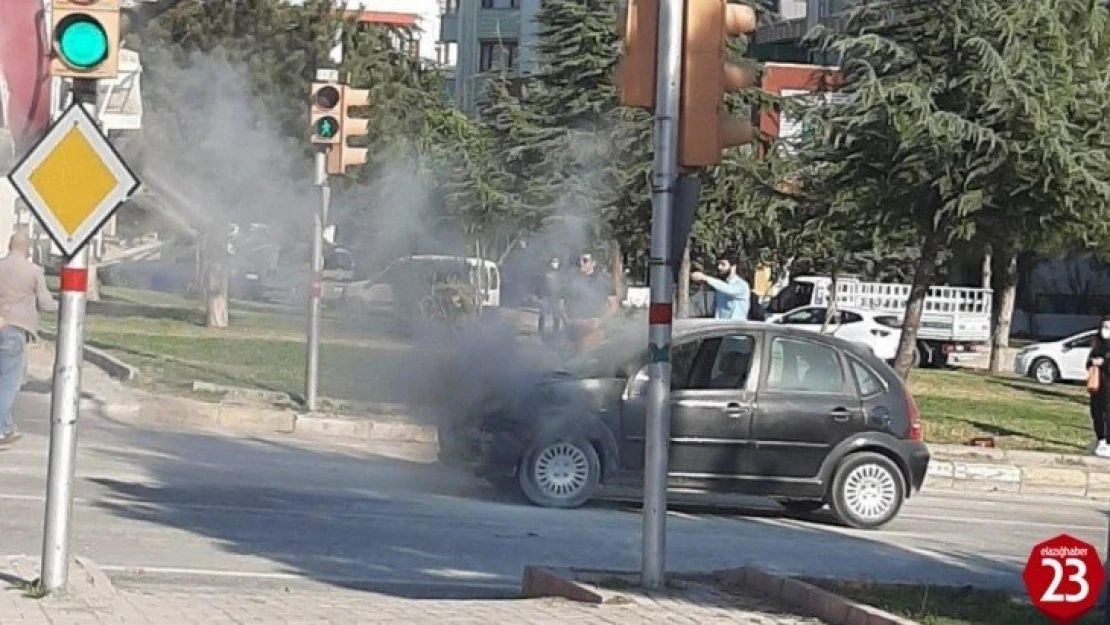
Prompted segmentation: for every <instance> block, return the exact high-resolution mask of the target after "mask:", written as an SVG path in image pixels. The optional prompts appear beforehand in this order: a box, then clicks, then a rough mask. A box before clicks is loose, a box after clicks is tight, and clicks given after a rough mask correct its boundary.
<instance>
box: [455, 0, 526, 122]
mask: <svg viewBox="0 0 1110 625" xmlns="http://www.w3.org/2000/svg"><path fill="white" fill-rule="evenodd" d="M541 2H542V0H440V5H441V7H442V10H443V14H442V17H441V18H440V31H439V32H440V35H439V39H440V43H441V45H442V46H443V49H444V50H445V52H446V53H447V54H449V55H451V57H452V58H453V60H454V61H455V63H454V71H453V72H452V75H451V78H452V79H453V87H454V95H455V99H456V102H457V103H458V105H459V107H460V108H462V109H463V110H472V109H473V108H474V105H475V103H476V101H477V100H478V98H479V97H480V95H481V91H482V85H481V81H480V79H478V75H479V74H482V73H483V72H488V71H489V70H491V69H494V68H496V67H502V68H506V69H510V70H512V71H516V72H520V73H522V74H527V73H531V72H534V71H535V70H536V66H537V63H538V58H537V57H536V54H535V51H534V44H535V42H536V39H537V37H538V35H539V26H538V24H537V23H536V16H537V14H538V13H539V10H540V3H541Z"/></svg>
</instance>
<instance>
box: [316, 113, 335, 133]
mask: <svg viewBox="0 0 1110 625" xmlns="http://www.w3.org/2000/svg"><path fill="white" fill-rule="evenodd" d="M337 134H339V121H338V120H336V119H335V118H334V117H331V116H328V117H321V118H320V119H318V120H316V136H318V137H320V138H322V139H331V138H333V137H335V135H337Z"/></svg>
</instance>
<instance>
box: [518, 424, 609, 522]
mask: <svg viewBox="0 0 1110 625" xmlns="http://www.w3.org/2000/svg"><path fill="white" fill-rule="evenodd" d="M533 450H534V451H532V452H531V453H529V454H527V455H526V456H525V458H524V464H523V466H522V467H521V469H522V470H521V471H520V486H521V489H522V490H523V491H524V494H525V495H526V496H527V497H528V499H529V500H530V501H532V502H533V503H535V504H536V505H540V506H544V507H549V508H576V507H578V506H581V505H582V504H584V503H586V501H588V500H589V499H590V497H591V496H593V493H594V490H596V489H597V485H598V483H599V482H600V476H601V461H600V459H599V458H598V456H597V451H595V450H594V448H593V445H591V444H590V443H589V442H587V441H582V440H561V441H555V442H550V443H547V444H541V445H537V446H535V447H533Z"/></svg>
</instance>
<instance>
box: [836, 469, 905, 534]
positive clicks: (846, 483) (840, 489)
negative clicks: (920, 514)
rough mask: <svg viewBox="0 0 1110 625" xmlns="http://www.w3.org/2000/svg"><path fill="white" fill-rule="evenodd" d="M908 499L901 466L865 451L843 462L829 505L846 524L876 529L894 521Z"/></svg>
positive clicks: (837, 474) (859, 527)
mask: <svg viewBox="0 0 1110 625" xmlns="http://www.w3.org/2000/svg"><path fill="white" fill-rule="evenodd" d="M905 496H906V495H905V485H904V483H903V480H902V474H901V471H900V470H899V469H898V465H896V464H894V462H893V461H891V460H890V459H889V458H887V457H886V456H883V455H881V454H877V453H871V452H862V453H856V454H851V455H849V456H847V457H846V458H844V460H842V461H841V463H840V467H838V470H837V472H836V477H835V478H834V481H833V492H832V496H831V501H830V503H831V504H832V509H833V512H834V513H835V514H836V516H837V518H838V519H839V520H840V521H841V522H842V523H844V524H845V525H847V526H849V527H854V528H857V529H875V528H878V527H881V526H883V525H886V524H887V523H889V522H890V521H891V520H892V519H894V517H895V516H896V515H897V514H898V511H899V510H901V508H902V503H903V502H904V501H905Z"/></svg>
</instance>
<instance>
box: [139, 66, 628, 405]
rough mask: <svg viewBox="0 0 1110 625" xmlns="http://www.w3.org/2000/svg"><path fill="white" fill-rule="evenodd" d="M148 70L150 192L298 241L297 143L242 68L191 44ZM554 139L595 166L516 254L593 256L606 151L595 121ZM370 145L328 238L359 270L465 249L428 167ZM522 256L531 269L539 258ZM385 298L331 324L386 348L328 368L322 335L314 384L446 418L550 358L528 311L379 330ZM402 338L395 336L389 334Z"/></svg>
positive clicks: (304, 190)
mask: <svg viewBox="0 0 1110 625" xmlns="http://www.w3.org/2000/svg"><path fill="white" fill-rule="evenodd" d="M156 71H157V73H158V79H159V81H161V82H162V83H163V84H167V85H172V86H173V98H172V100H170V101H166V102H157V103H155V105H154V106H152V107H151V110H150V111H149V113H148V116H147V118H146V120H145V122H144V124H145V130H144V154H143V163H144V167H143V176H144V179H145V180H146V181H147V182H149V183H150V185H151V187H152V188H153V189H154V190H155V192H156V193H159V194H160V195H162V196H163V197H165V196H170V197H172V199H173V200H174V201H173V204H174V208H176V209H177V210H179V211H182V212H184V213H186V215H185V216H186V218H187V219H188V220H189V221H190V222H192V223H193V225H194V226H195V227H196V228H197V229H198V230H202V231H203V230H204V229H206V228H210V227H217V228H219V227H224V226H226V224H228V223H231V222H236V223H240V224H246V223H250V222H261V223H265V224H267V225H268V226H270V227H271V228H272V229H275V230H281V231H288V232H289V233H290V234H291V235H292V236H293V239H294V240H297V241H299V243H300V244H304V245H305V246H306V247H307V234H306V232H307V226H308V224H309V216H310V215H311V211H312V210H314V209H315V207H316V205H317V204H316V203H317V202H318V201H319V199H318V195H317V194H318V189H317V188H316V187H315V186H314V184H313V180H312V172H311V170H310V168H309V162H308V158H307V156H306V154H305V152H304V150H303V146H300V145H296V144H294V143H291V142H290V141H289V140H287V139H283V138H282V137H283V136H284V133H283V132H282V131H281V129H279V128H278V127H277V122H276V121H275V120H274V119H273V117H272V116H270V115H268V114H267V111H266V110H265V108H264V105H263V104H262V103H261V101H260V100H259V99H258V98H257V97H255V96H254V95H253V94H252V93H251V92H250V90H249V85H250V81H249V79H248V78H247V76H246V74H245V72H243V71H241V70H240V69H238V68H237V67H235V66H234V65H232V64H230V63H229V62H227V61H226V60H224V59H222V58H219V57H218V56H202V55H194V56H193V57H191V58H190V59H188V62H187V63H186V64H184V65H183V66H166V67H161V66H160V67H157V68H156ZM568 142H570V144H571V145H572V146H573V149H572V154H573V156H574V158H575V159H576V160H577V162H576V164H575V165H576V166H575V169H576V170H577V171H580V172H598V173H590V174H588V175H587V176H586V179H581V178H579V179H576V180H567V181H566V183H565V184H564V185H563V188H562V189H560V192H559V193H558V194H557V196H556V197H558V200H557V203H556V205H555V206H553V207H551V210H550V211H549V214H550V217H549V219H547V220H546V222H545V226H544V227H543V228H541V230H540V232H537V233H535V235H534V236H532V237H531V238H530V239H529V241H528V242H527V244H526V245H525V246H524V247H525V251H524V252H523V253H524V254H525V255H527V254H533V255H541V254H542V255H543V256H546V255H547V254H550V253H558V254H560V255H562V256H563V257H564V258H568V259H569V257H572V256H574V255H577V254H579V253H581V252H583V251H592V252H594V253H595V254H596V255H598V256H599V257H600V256H604V254H603V253H602V252H604V250H603V249H592V250H591V249H590V247H589V246H590V243H591V242H594V241H597V240H598V235H599V225H598V221H599V219H598V213H599V209H600V205H601V203H602V202H603V201H604V200H603V199H602V198H601V197H600V194H599V192H598V191H596V190H597V189H598V188H599V187H601V186H602V185H603V183H604V180H603V179H601V178H600V176H601V175H602V173H601V172H604V171H605V170H606V168H607V166H608V165H609V164H610V163H611V160H612V159H611V155H610V149H611V145H610V143H609V142H608V141H607V137H605V136H604V133H596V134H585V133H576V134H574V135H572V136H571V135H568ZM370 158H371V159H374V160H375V161H376V162H375V176H374V177H373V178H372V179H371V180H370V181H369V182H368V183H367V184H366V185H365V186H362V187H358V188H345V189H341V190H337V192H336V194H335V197H334V198H333V209H332V217H333V219H332V221H333V223H335V224H336V225H337V226H338V227H339V231H338V233H337V234H338V236H337V242H338V243H339V244H340V245H343V246H345V247H348V248H350V249H352V251H353V252H354V253H355V257H356V259H358V261H359V262H361V263H364V264H365V265H367V267H366V269H368V271H367V272H366V273H367V274H368V275H375V273H376V270H377V269H380V268H382V267H384V266H386V265H388V264H389V262H390V261H392V260H396V259H398V258H401V257H404V256H408V255H411V254H417V253H423V254H449V255H470V254H471V253H472V252H470V251H469V250H471V249H472V248H471V247H470V245H471V243H472V241H471V240H470V238H469V237H468V236H466V235H465V234H463V232H462V230H461V229H460V228H452V227H450V226H448V225H446V222H445V221H444V220H443V219H442V218H441V217H439V216H438V210H436V209H437V208H438V206H437V204H436V202H435V198H434V194H433V191H434V186H433V185H434V182H435V180H434V178H435V176H436V172H431V173H430V174H429V172H428V171H427V170H426V169H423V168H420V167H418V166H417V164H416V163H415V162H413V161H412V160H408V159H400V158H399V157H393V158H396V159H397V160H395V161H390V162H388V163H384V164H383V163H382V159H384V158H390V157H388V156H386V155H383V154H371V155H370ZM429 176H430V177H431V179H429ZM336 186H337V187H340V186H341V185H336ZM502 225H504V226H511V224H502ZM508 229H509V230H511V228H508ZM273 236H274V237H275V239H276V238H277V236H278V235H277V233H275V234H274V235H273ZM283 241H284V239H283ZM274 243H275V244H278V243H279V241H277V240H275V241H274ZM541 250H542V251H541ZM491 255H492V254H490V253H487V257H489V256H491ZM494 260H497V259H496V258H494ZM535 260H537V261H539V266H538V267H536V268H537V269H540V268H541V267H542V261H543V257H540V258H537V259H535ZM599 265H600V263H599ZM502 270H503V272H504V271H505V268H502ZM568 270H570V271H573V269H572V268H570V267H568ZM534 277H535V276H534V275H532V274H528V273H526V272H525V273H523V274H521V275H509V274H504V273H503V280H516V281H518V282H519V281H529V280H531V279H532V278H534ZM502 286H503V296H504V295H505V291H504V282H503V283H502ZM526 290H531V289H526ZM383 303H386V302H383ZM329 305H333V306H334V305H335V303H334V302H333V303H331V304H329ZM388 310H389V308H388V306H386V307H382V308H381V309H379V310H377V311H373V312H363V313H360V314H357V315H351V314H348V313H347V312H342V313H340V315H339V316H341V317H343V319H342V323H343V324H344V325H355V326H362V327H365V328H367V330H366V332H367V339H368V340H367V343H370V342H371V340H374V341H376V340H379V339H382V338H386V339H389V340H390V341H392V343H393V345H394V347H391V348H389V349H390V350H393V351H388V350H387V351H381V350H379V349H378V348H375V347H372V346H371V347H367V349H365V350H364V351H365V355H364V356H362V355H360V356H356V357H354V358H356V360H357V361H352V362H346V360H348V359H350V358H351V357H352V356H350V352H351V350H349V349H345V351H344V354H345V355H343V356H342V359H343V360H344V362H343V366H341V367H336V366H332V365H329V360H330V361H331V362H332V363H335V362H337V361H338V360H339V359H340V356H338V355H337V354H338V352H337V351H333V350H336V349H337V348H335V347H332V346H330V345H329V344H327V343H325V345H324V346H323V349H322V355H321V359H322V362H323V372H324V375H325V376H330V379H324V380H322V388H323V389H324V391H325V394H326V393H327V391H328V389H329V388H330V389H339V388H343V389H350V390H352V391H354V392H356V393H357V394H360V395H361V396H360V397H359V398H357V401H358V402H359V403H376V402H384V403H394V402H396V401H397V398H403V401H404V402H410V403H418V402H422V403H424V404H425V405H423V406H421V407H420V408H423V409H425V410H421V411H420V413H421V414H426V412H427V410H426V409H431V412H432V413H434V415H435V417H437V418H440V419H455V418H458V417H461V416H464V415H467V414H471V413H474V412H476V411H479V410H485V409H488V408H489V407H490V406H491V405H495V404H500V405H504V406H519V405H523V404H524V403H526V402H527V401H528V400H529V399H530V398H531V396H532V395H531V394H532V393H533V392H534V389H535V384H536V382H537V380H538V379H539V378H540V377H541V376H542V375H544V373H545V372H547V371H549V370H551V369H553V368H556V367H558V366H560V362H559V357H558V356H556V355H555V354H554V353H553V352H552V351H551V350H550V349H549V348H547V347H545V346H543V345H542V344H541V343H540V341H538V340H537V339H536V338H535V337H534V331H535V327H534V324H535V315H534V314H533V315H531V316H529V315H523V316H522V315H520V314H518V313H511V312H509V311H506V310H502V311H492V312H490V313H488V314H486V315H483V316H482V318H481V319H477V320H473V321H470V322H467V323H466V324H465V326H464V327H463V328H461V329H458V328H451V329H448V328H445V327H427V326H419V327H417V328H416V331H415V332H413V333H403V332H401V331H398V330H396V329H390V330H388V331H386V332H384V334H386V335H387V336H385V337H383V336H382V334H383V331H382V328H383V327H388V328H394V326H392V325H390V324H383V323H380V321H381V320H380V319H378V320H377V321H375V320H374V319H372V318H371V317H375V316H380V315H381V314H383V312H385V311H388ZM499 313H500V314H499ZM333 314H334V313H333ZM386 314H387V313H386ZM629 323H634V322H629ZM635 323H638V322H635ZM529 326H531V327H529ZM522 334H523V335H529V336H523V337H522ZM402 343H403V344H405V345H408V348H406V349H403V348H398V347H396V345H398V344H402ZM344 347H345V348H346V347H349V346H344ZM259 366H266V363H259ZM335 376H343V377H344V378H345V379H342V380H337V379H335ZM428 404H430V405H428Z"/></svg>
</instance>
